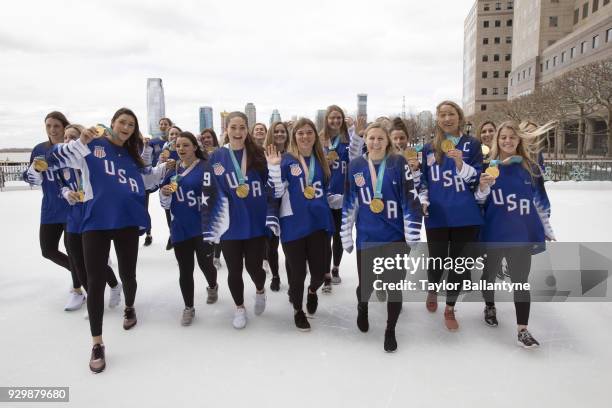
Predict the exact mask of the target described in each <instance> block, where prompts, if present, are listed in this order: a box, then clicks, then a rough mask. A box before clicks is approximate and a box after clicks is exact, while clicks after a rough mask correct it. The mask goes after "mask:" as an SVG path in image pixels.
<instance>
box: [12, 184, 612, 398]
mask: <svg viewBox="0 0 612 408" xmlns="http://www.w3.org/2000/svg"><path fill="white" fill-rule="evenodd" d="M547 190H548V192H549V195H550V199H551V203H552V219H551V222H552V226H553V228H554V230H555V232H556V234H557V238H558V240H559V241H572V242H579V241H610V238H611V237H612V233H611V231H612V217H610V209H612V183H605V182H581V183H575V182H563V183H547ZM40 200H41V192H40V191H39V190H29V189H27V190H25V189H21V188H13V187H9V188H8V189H7V190H6V191H4V192H0V208H1V211H0V225H1V226H2V238H0V239H1V244H0V259H1V265H2V266H1V267H0V271H1V273H0V386H68V387H70V404H69V405H66V404H59V403H49V404H44V405H45V406H50V407H51V406H63V405H66V406H75V407H81V406H83V407H85V406H86V407H92V408H93V407H111V406H112V407H169V406H172V407H191V406H207V407H277V406H278V407H285V408H293V407H327V406H330V407H331V406H333V407H347V408H348V407H398V408H399V407H402V408H405V407H442V406H447V407H448V406H453V407H513V408H515V407H522V406H533V407H579V406H584V407H609V406H610V405H609V404H610V386H611V385H612V370H611V369H610V363H611V362H612V348H611V347H610V345H611V344H612V304H610V303H534V304H533V305H532V308H531V319H530V324H529V328H530V331H531V332H532V334H533V335H534V337H535V338H536V339H537V340H538V341H540V342H541V343H542V347H540V349H538V350H524V349H521V348H519V347H517V346H516V345H515V343H516V325H515V316H514V307H513V305H512V304H511V303H503V304H502V303H500V304H498V318H499V321H500V326H499V327H498V328H495V329H492V328H489V327H487V326H485V324H484V323H483V320H482V308H483V306H482V304H480V303H465V304H458V306H457V319H458V321H459V324H460V325H461V327H460V330H459V331H458V332H456V333H450V332H448V331H447V330H446V329H445V327H444V324H443V313H442V305H440V306H441V307H440V308H439V309H438V312H437V313H435V314H430V313H428V312H427V311H426V310H425V307H424V305H423V304H422V303H405V304H404V309H403V312H402V315H401V316H400V320H399V323H398V327H397V331H396V333H397V340H398V344H399V347H398V351H397V353H394V354H386V353H385V352H384V351H383V347H382V342H383V335H384V328H385V319H386V308H385V306H384V305H383V304H371V305H370V331H369V332H368V333H367V334H363V333H361V332H359V330H358V329H357V327H356V324H355V319H356V316H357V311H356V301H355V286H356V284H357V275H356V260H355V255H354V254H352V255H348V254H346V253H345V255H344V258H343V261H342V264H341V268H340V274H341V277H342V279H343V281H342V284H341V285H339V286H334V288H333V291H334V292H333V294H331V295H321V294H320V295H319V310H318V312H317V314H316V316H315V317H314V318H312V319H311V320H310V322H311V325H312V331H311V332H309V333H301V332H299V331H297V330H296V328H295V326H294V323H293V314H292V308H291V306H290V304H289V303H288V301H287V295H286V293H285V292H286V288H287V286H286V283H287V282H286V275H285V272H284V268H283V267H282V266H281V279H282V288H281V291H280V292H277V293H273V292H271V291H269V290H268V304H267V308H266V311H265V313H264V314H263V315H262V316H254V315H253V313H252V310H253V301H254V299H253V297H254V293H255V290H254V287H253V285H252V283H251V281H250V280H249V278H248V275H247V274H246V272H245V274H244V277H245V299H246V306H247V310H248V315H249V322H248V326H247V328H246V329H244V330H241V331H238V330H235V329H234V328H232V325H231V319H232V315H233V302H232V300H231V297H230V294H229V291H228V289H227V281H226V278H227V270H226V269H225V268H223V269H221V270H220V271H219V283H220V292H219V301H218V302H217V303H216V304H214V305H206V303H205V296H206V290H205V286H206V281H205V279H204V277H203V275H202V274H201V272H199V270H198V269H197V267H196V272H195V282H196V291H195V294H196V301H195V308H196V318H195V321H194V324H193V326H191V327H186V328H185V327H181V325H180V322H179V321H180V317H181V313H182V309H183V302H182V298H181V294H180V290H179V286H178V267H177V263H176V260H175V259H174V254H173V252H172V251H166V250H165V243H166V240H167V238H168V229H167V227H166V225H165V218H164V214H163V211H162V209H161V208H160V206H159V205H158V200H157V196H156V195H153V196H152V197H151V206H150V210H151V217H152V222H153V237H154V242H153V245H152V246H150V247H148V248H144V247H142V245H141V247H140V252H139V261H138V272H137V278H138V294H137V297H136V305H135V307H136V312H137V315H138V325H137V326H136V327H135V328H134V329H132V330H131V331H129V332H127V331H124V330H123V329H122V327H121V324H122V311H123V308H122V307H118V308H116V309H114V310H111V309H108V307H107V308H106V309H105V315H104V342H105V344H106V361H107V368H106V371H105V372H103V373H102V374H99V375H93V374H91V373H90V371H89V368H88V362H89V355H90V352H91V342H90V335H89V324H88V321H87V320H84V319H83V311H82V310H81V311H77V312H65V311H64V310H63V306H64V303H65V301H66V299H67V295H68V291H69V287H70V277H69V274H68V272H66V271H65V270H63V269H61V268H59V267H57V266H55V265H54V264H52V263H51V262H50V261H47V260H45V259H43V258H42V256H41V255H40V249H39V244H38V223H39V216H40ZM141 244H142V239H141ZM280 253H281V262H280V264H281V265H283V258H282V251H280ZM113 258H114V254H113ZM224 264H225V263H224ZM115 265H116V263H115ZM268 278H269V277H268ZM268 285H269V281H267V282H266V286H268ZM108 295H109V293H108V290H107V291H106V296H107V298H108ZM122 305H123V303H122ZM4 406H11V405H10V404H7V403H0V407H4ZM16 406H18V407H26V406H40V404H31V405H29V404H26V403H20V404H18V405H16Z"/></svg>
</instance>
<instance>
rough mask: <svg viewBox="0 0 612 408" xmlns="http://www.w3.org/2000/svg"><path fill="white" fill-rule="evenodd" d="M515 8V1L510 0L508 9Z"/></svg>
mask: <svg viewBox="0 0 612 408" xmlns="http://www.w3.org/2000/svg"><path fill="white" fill-rule="evenodd" d="M513 8H514V3H513V2H511V1H509V2H508V10H512V9H513Z"/></svg>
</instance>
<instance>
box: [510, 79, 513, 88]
mask: <svg viewBox="0 0 612 408" xmlns="http://www.w3.org/2000/svg"><path fill="white" fill-rule="evenodd" d="M510 86H514V78H510Z"/></svg>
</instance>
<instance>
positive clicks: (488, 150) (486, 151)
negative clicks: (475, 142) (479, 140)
mask: <svg viewBox="0 0 612 408" xmlns="http://www.w3.org/2000/svg"><path fill="white" fill-rule="evenodd" d="M490 151H491V149H489V146H487V145H485V144H483V145H482V155H483V156H486V155H488V154H489V152H490Z"/></svg>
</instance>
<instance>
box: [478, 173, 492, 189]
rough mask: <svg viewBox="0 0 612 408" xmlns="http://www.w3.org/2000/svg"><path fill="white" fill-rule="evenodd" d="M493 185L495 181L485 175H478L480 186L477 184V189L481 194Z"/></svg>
mask: <svg viewBox="0 0 612 408" xmlns="http://www.w3.org/2000/svg"><path fill="white" fill-rule="evenodd" d="M493 184H495V179H494V178H493V177H491V176H489V175H488V174H487V173H481V174H480V184H478V189H479V190H480V191H481V192H482V193H484V192H485V190H487V189H489V188H491V186H492V185H493Z"/></svg>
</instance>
